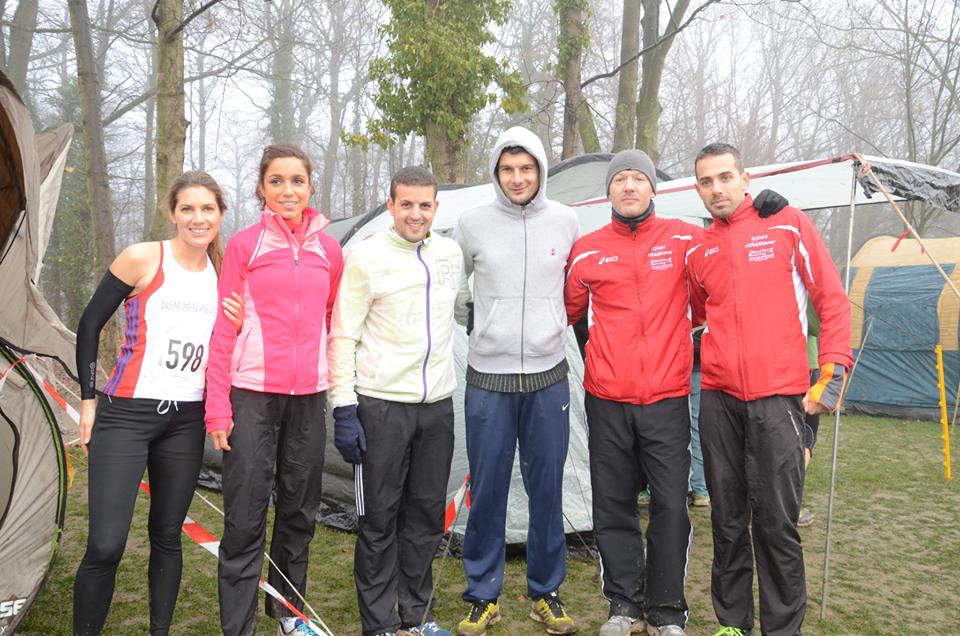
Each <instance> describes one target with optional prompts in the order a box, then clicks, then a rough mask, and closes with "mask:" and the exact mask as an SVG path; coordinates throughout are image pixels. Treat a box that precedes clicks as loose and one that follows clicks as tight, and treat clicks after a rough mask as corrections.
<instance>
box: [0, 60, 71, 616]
mask: <svg viewBox="0 0 960 636" xmlns="http://www.w3.org/2000/svg"><path fill="white" fill-rule="evenodd" d="M72 136H73V128H72V127H71V126H69V125H66V126H62V127H60V128H58V129H56V130H54V131H51V132H47V133H42V134H40V135H34V132H33V125H32V124H31V122H30V116H29V114H28V113H27V109H26V107H25V106H24V105H23V102H22V101H21V100H20V97H19V96H18V95H17V93H16V91H15V90H14V88H13V86H12V85H11V84H10V81H9V80H8V79H7V77H6V76H5V75H3V73H2V72H0V140H2V144H3V152H2V159H0V298H2V299H3V302H2V303H0V374H2V379H0V563H2V564H3V570H4V572H3V576H2V577H0V633H10V634H12V633H14V632H15V631H16V627H17V625H18V624H19V623H20V621H21V620H23V617H24V616H25V615H26V612H27V610H28V609H29V607H30V605H31V603H33V601H34V599H35V598H36V596H37V594H38V593H39V592H40V588H41V587H42V585H43V582H44V580H45V578H46V575H47V572H48V571H49V568H50V563H51V561H52V559H53V556H54V554H55V552H56V548H57V546H58V544H59V540H60V531H61V529H62V527H63V517H64V510H65V506H66V463H65V456H64V448H63V441H62V440H61V438H60V430H59V427H58V423H57V414H56V410H55V407H54V406H53V405H51V403H50V402H49V401H48V400H47V398H46V395H45V394H44V390H43V388H42V386H41V383H40V382H39V381H38V378H37V377H36V375H35V374H34V373H32V372H31V371H30V360H31V358H30V357H29V356H30V355H32V354H35V355H40V356H49V357H53V358H57V359H59V360H60V361H61V362H63V363H64V365H65V366H66V367H67V368H68V369H70V370H71V371H72V367H73V362H72V361H73V350H74V338H73V335H72V334H71V333H70V332H69V331H68V330H67V329H66V328H64V327H63V325H62V324H61V323H60V321H59V319H57V317H56V315H55V314H54V313H53V311H52V310H51V309H50V307H49V306H48V305H47V303H46V301H44V299H43V297H42V296H41V294H40V292H39V290H38V289H37V287H36V285H35V284H34V279H35V277H36V276H37V273H38V271H39V264H40V261H41V257H42V254H43V250H44V247H45V246H46V242H47V239H48V238H49V236H50V227H51V221H52V218H53V213H54V209H55V206H56V200H57V196H58V194H59V189H60V179H61V175H62V173H63V167H64V164H65V162H66V154H67V149H68V147H69V145H70V139H71V138H72ZM57 410H58V409H57Z"/></svg>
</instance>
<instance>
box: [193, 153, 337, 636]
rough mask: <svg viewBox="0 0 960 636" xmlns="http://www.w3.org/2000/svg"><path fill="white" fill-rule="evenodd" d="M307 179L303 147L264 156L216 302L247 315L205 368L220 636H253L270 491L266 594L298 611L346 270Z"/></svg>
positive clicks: (290, 621) (283, 612)
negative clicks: (252, 220) (217, 526)
mask: <svg viewBox="0 0 960 636" xmlns="http://www.w3.org/2000/svg"><path fill="white" fill-rule="evenodd" d="M310 174H311V164H310V159H309V158H308V157H307V155H306V154H304V152H303V151H302V150H300V149H299V148H298V147H296V146H288V145H271V146H268V147H267V148H266V149H265V150H264V152H263V156H262V158H261V160H260V175H259V179H258V181H257V197H258V198H259V199H260V202H261V203H262V204H263V215H262V216H261V218H260V221H259V222H258V223H256V224H255V225H252V226H250V227H248V228H246V229H245V230H241V231H240V232H238V233H237V234H236V235H234V236H233V237H232V238H231V239H230V242H229V243H228V244H227V250H226V254H225V255H224V260H223V271H222V273H221V276H220V286H219V289H220V296H221V298H222V297H224V296H228V295H229V294H230V293H232V292H237V293H239V294H240V295H241V296H242V297H243V300H244V307H245V309H244V320H243V326H242V328H241V330H240V333H239V335H238V334H237V333H236V330H235V329H234V328H233V327H232V326H231V325H230V324H229V322H228V321H227V320H225V319H224V318H223V317H218V319H217V323H216V325H215V326H214V330H213V337H212V339H211V341H210V364H209V366H208V367H207V403H206V423H207V432H208V433H209V435H210V439H211V441H212V442H213V446H214V448H216V449H222V450H223V451H224V453H223V505H224V514H225V517H224V525H223V538H222V539H221V541H220V565H219V577H220V588H219V589H220V624H221V626H222V628H223V633H224V634H225V636H248V635H250V634H253V633H254V631H255V630H256V623H257V586H258V580H259V577H260V571H261V569H262V566H263V544H264V539H265V536H266V528H267V507H268V505H269V503H270V496H271V493H272V492H273V491H274V487H276V513H275V515H276V516H275V522H274V526H273V537H272V539H271V541H270V558H271V561H272V563H271V566H270V569H269V571H270V574H269V583H270V584H271V585H272V586H273V587H274V588H276V589H277V590H278V591H279V592H280V593H281V594H282V595H283V596H284V597H285V598H286V600H287V601H288V602H289V603H290V604H292V605H293V606H295V607H297V608H302V607H303V602H302V600H301V599H300V596H301V595H302V594H303V593H304V591H305V589H306V582H307V560H308V556H309V549H310V541H311V539H313V533H314V528H315V527H316V521H315V519H316V515H317V511H318V509H319V507H320V483H321V475H322V472H323V452H324V445H325V441H326V428H325V423H324V409H325V403H326V390H327V357H326V350H327V332H328V330H329V326H330V314H331V311H332V309H333V301H334V298H335V296H336V292H337V287H338V285H339V283H340V274H341V272H342V270H343V253H342V252H341V249H340V244H339V243H338V242H337V241H336V240H335V239H334V238H333V237H331V236H330V235H329V234H327V233H326V232H324V231H323V228H324V227H326V226H327V225H328V224H329V221H327V219H326V218H324V216H323V215H322V214H320V213H319V212H317V211H316V210H314V209H312V208H310V207H308V206H307V202H308V200H309V198H310V195H311V193H312V192H313V188H312V186H311V179H310ZM278 569H279V572H278ZM281 573H282V575H281ZM287 580H289V581H290V582H291V583H292V586H293V587H291V585H290V584H288V583H287ZM266 610H267V614H268V615H269V616H271V617H273V618H277V619H280V625H279V628H278V631H277V633H278V634H293V633H296V634H311V633H312V632H311V631H310V629H309V628H308V627H307V626H306V625H304V624H302V623H300V622H299V619H296V618H293V616H292V612H290V610H289V609H287V608H286V607H284V606H283V604H281V603H279V602H277V601H276V600H275V599H273V598H268V599H267V607H266Z"/></svg>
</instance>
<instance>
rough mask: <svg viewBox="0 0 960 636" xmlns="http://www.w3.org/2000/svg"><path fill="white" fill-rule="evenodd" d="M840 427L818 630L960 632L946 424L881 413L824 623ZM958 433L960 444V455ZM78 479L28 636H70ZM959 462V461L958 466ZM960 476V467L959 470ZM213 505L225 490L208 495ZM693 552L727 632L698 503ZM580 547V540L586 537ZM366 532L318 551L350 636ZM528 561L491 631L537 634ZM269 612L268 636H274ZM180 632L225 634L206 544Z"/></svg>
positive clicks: (135, 579) (867, 436)
mask: <svg viewBox="0 0 960 636" xmlns="http://www.w3.org/2000/svg"><path fill="white" fill-rule="evenodd" d="M832 437H833V420H832V418H830V419H824V422H823V425H822V427H821V438H820V442H819V445H818V447H817V452H816V454H815V456H814V462H813V464H812V465H811V469H810V471H809V472H808V476H807V493H806V501H805V503H806V504H807V505H808V506H810V507H811V508H812V509H813V510H814V511H815V513H816V515H817V518H816V522H815V523H814V525H813V526H812V527H810V528H807V529H804V530H802V531H801V536H802V538H803V542H804V548H805V552H806V565H807V588H808V594H809V599H810V602H809V607H808V610H807V619H806V623H805V625H804V632H805V634H807V635H812V634H823V635H850V636H854V635H864V636H867V635H880V634H889V633H903V632H904V631H906V632H911V633H913V630H914V629H915V628H922V629H919V631H918V632H917V633H925V634H926V633H929V634H960V601H958V593H957V587H956V580H957V576H958V573H960V476H958V478H955V479H954V480H953V481H952V482H946V481H945V480H944V479H943V470H942V454H941V450H940V444H941V442H940V428H939V424H934V423H932V422H910V421H901V420H891V419H880V418H866V417H844V418H843V419H842V421H841V435H840V453H839V457H840V460H839V467H838V471H837V498H836V504H835V514H834V524H833V542H832V547H831V565H830V585H829V590H828V594H829V596H828V609H829V611H828V613H827V618H826V620H824V621H821V620H820V619H819V615H820V609H821V600H822V595H821V586H820V581H821V575H822V572H823V553H824V539H825V532H826V511H827V492H828V488H829V479H830V477H829V462H830V451H831V447H832ZM956 437H957V436H956V435H954V442H955V446H954V447H955V448H957V447H958V446H957V444H956V442H957V441H958V440H957V439H956ZM74 458H75V460H76V461H75V463H76V465H77V468H78V470H77V472H78V476H77V481H76V483H75V484H74V488H73V491H72V492H71V493H70V498H69V505H68V515H67V522H66V530H65V532H64V536H63V543H62V547H61V549H60V552H59V554H58V556H57V559H56V562H55V564H54V567H53V571H52V572H51V575H50V579H49V581H48V582H47V584H46V587H45V588H44V590H43V592H42V593H41V596H40V598H39V599H38V601H37V603H36V604H35V605H34V606H33V608H32V609H31V610H30V614H29V616H28V617H27V620H26V621H25V623H24V624H23V625H22V626H21V630H20V632H19V633H21V634H29V635H44V636H47V635H61V634H62V635H68V634H70V625H71V606H72V602H71V598H72V596H71V595H72V584H73V575H74V572H75V571H76V568H77V565H78V563H79V561H80V558H81V556H82V554H83V549H84V541H85V537H86V514H87V507H86V499H87V497H86V488H87V484H86V479H85V470H84V467H85V463H84V462H83V457H82V455H77V454H76V453H75V454H74ZM958 464H960V461H958ZM955 472H956V473H958V474H960V465H958V466H957V467H956V470H955ZM205 494H206V495H208V496H210V497H211V498H212V499H213V500H214V501H217V500H218V499H219V497H218V493H209V492H205ZM146 510H147V500H146V497H145V496H143V495H141V497H140V499H139V500H138V503H137V511H136V515H135V518H134V525H133V527H132V529H131V532H130V537H129V540H128V543H127V551H126V555H125V556H124V559H123V562H122V563H121V565H120V569H119V572H118V579H117V591H116V594H115V596H114V600H113V606H112V608H111V612H110V617H109V620H108V622H107V626H106V629H105V632H104V633H105V634H106V635H107V636H110V635H113V634H118V635H119V634H124V635H125V634H146V633H147V631H148V607H147V598H146V565H147V556H148V554H147V553H148V544H147V539H146ZM190 515H191V517H193V518H194V519H196V520H198V521H200V522H201V523H202V524H203V525H204V526H205V527H206V528H208V529H209V530H211V531H212V532H214V533H215V534H219V532H220V530H221V529H222V522H221V520H220V519H219V517H218V514H217V513H216V512H214V511H213V510H211V509H210V508H209V507H207V506H206V505H205V504H204V503H203V502H201V501H200V500H199V499H197V498H195V499H194V504H193V506H192V508H191V511H190ZM691 519H692V522H693V525H694V532H695V537H694V548H693V555H692V559H691V563H690V570H689V575H688V579H687V599H688V603H689V605H690V620H689V623H688V632H689V633H690V634H691V635H694V636H696V635H703V634H712V633H713V632H714V631H715V630H716V623H715V620H714V617H713V611H712V609H711V606H710V577H709V572H710V559H711V541H710V515H709V510H708V509H703V508H692V509H691ZM574 540H575V539H574ZM353 543H354V537H353V536H352V535H349V534H345V533H341V532H337V531H334V530H330V529H327V528H324V527H319V528H317V535H316V539H315V540H314V542H313V546H312V551H311V555H310V579H309V590H308V594H307V600H308V601H310V603H311V604H312V605H313V606H314V608H315V609H316V610H317V612H318V613H319V614H320V616H321V617H322V618H323V619H324V621H325V622H326V623H327V625H328V626H329V627H330V628H331V629H332V630H333V632H334V633H335V634H338V635H350V634H359V619H358V618H357V607H356V597H355V595H354V589H353V578H352V567H353V565H352V564H353ZM434 576H435V579H436V582H437V588H438V598H439V602H438V604H437V608H436V617H437V619H438V620H439V621H440V623H441V624H443V625H453V624H455V623H456V621H457V620H459V619H460V618H461V617H462V613H463V612H464V610H465V606H464V605H463V604H462V603H461V602H460V600H459V594H460V592H461V591H462V585H463V573H462V570H461V564H460V562H459V560H457V559H455V558H452V557H448V558H445V559H438V560H436V561H435V562H434ZM525 589H526V586H525V583H524V561H523V559H522V558H514V559H511V560H509V561H508V563H507V572H506V579H505V586H504V594H503V597H502V598H501V603H502V611H503V613H504V620H503V622H502V623H501V624H500V625H499V626H497V627H495V628H493V629H491V630H490V632H489V633H490V634H491V636H497V635H502V636H507V635H511V636H512V635H515V634H516V635H525V634H531V635H534V634H536V635H539V634H542V633H543V632H542V631H541V630H540V629H539V628H538V627H537V626H536V625H535V624H534V623H533V622H532V621H531V620H529V619H528V618H527V617H526V615H527V611H528V609H529V605H528V601H527V600H526V599H525V598H524V593H525ZM599 590H600V584H599V579H598V575H597V565H596V563H595V562H594V561H592V560H589V559H580V558H576V559H571V560H570V561H569V562H568V575H567V580H566V582H565V584H564V586H563V588H562V595H563V598H564V600H565V602H566V604H567V607H568V609H569V611H570V613H571V615H572V616H573V617H574V618H575V619H576V620H577V622H578V624H579V626H580V632H581V633H583V634H591V633H592V634H595V633H596V632H597V630H598V628H599V626H600V624H601V623H602V622H603V621H604V620H605V618H606V610H607V608H606V604H605V602H604V599H603V598H602V596H601V595H600V591H599ZM275 629H276V627H275V624H274V623H273V622H272V621H269V620H267V619H266V618H265V617H263V616H262V612H261V619H260V623H259V629H258V633H262V634H273V633H274V630H275ZM172 633H173V634H178V635H179V634H190V635H193V634H197V635H201V634H218V633H220V631H219V622H218V606H217V588H216V561H215V559H214V558H213V557H212V556H211V555H209V554H208V553H207V552H205V551H204V550H202V549H201V548H199V547H197V546H195V545H191V544H189V543H188V542H187V541H186V540H185V544H184V575H183V583H182V586H181V590H180V599H179V604H178V605H177V613H176V616H175V618H174V629H173V630H172Z"/></svg>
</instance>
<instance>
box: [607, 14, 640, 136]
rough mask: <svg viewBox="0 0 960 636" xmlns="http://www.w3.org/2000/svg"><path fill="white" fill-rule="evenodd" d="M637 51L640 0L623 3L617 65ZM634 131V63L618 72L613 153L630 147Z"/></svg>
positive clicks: (635, 81)
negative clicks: (621, 33) (618, 61)
mask: <svg viewBox="0 0 960 636" xmlns="http://www.w3.org/2000/svg"><path fill="white" fill-rule="evenodd" d="M639 52H640V0H623V35H622V39H621V42H620V63H621V64H623V63H624V62H625V61H627V60H629V59H631V58H634V57H636V56H637V53H639ZM636 131H637V61H636V60H634V61H632V62H630V63H629V64H627V65H626V66H624V67H623V68H622V69H621V70H620V78H619V85H618V89H617V112H616V115H615V119H614V127H613V152H620V151H621V150H625V149H627V148H631V147H633V142H634V139H635V137H636Z"/></svg>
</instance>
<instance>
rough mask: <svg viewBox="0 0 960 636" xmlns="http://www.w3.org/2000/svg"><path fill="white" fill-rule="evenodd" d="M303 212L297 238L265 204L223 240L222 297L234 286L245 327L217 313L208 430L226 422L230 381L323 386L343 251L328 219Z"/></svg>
mask: <svg viewBox="0 0 960 636" xmlns="http://www.w3.org/2000/svg"><path fill="white" fill-rule="evenodd" d="M303 214H304V217H305V220H304V222H305V223H307V228H306V232H305V233H304V238H303V243H302V244H300V243H299V242H298V241H297V239H296V237H294V235H293V233H292V232H291V231H290V228H289V227H287V225H286V223H284V221H283V218H282V217H280V215H278V214H276V213H275V212H273V211H271V210H269V209H264V211H263V216H261V217H260V222H259V223H257V224H255V225H251V226H250V227H248V228H246V229H245V230H241V231H240V232H237V234H235V235H234V236H233V237H232V238H231V239H230V241H229V242H228V243H227V249H226V252H225V254H224V256H223V265H222V267H221V270H220V283H219V285H218V292H219V299H220V301H221V302H222V301H223V299H224V297H226V296H229V295H230V294H231V293H233V292H237V293H239V294H240V295H241V296H242V297H243V302H244V307H243V327H242V328H241V330H240V333H239V334H237V332H236V328H234V326H233V325H231V324H230V321H229V320H227V318H226V317H225V316H224V315H223V312H219V313H218V314H217V321H216V323H215V324H214V327H213V335H212V336H211V337H210V353H209V360H208V363H207V402H206V416H205V418H204V419H205V420H206V424H207V431H208V432H212V431H225V430H227V429H228V428H229V427H230V422H231V421H232V420H233V408H232V406H231V404H230V387H231V386H235V387H237V388H240V389H249V390H251V391H261V392H263V393H284V394H287V395H307V394H310V393H317V392H319V391H325V390H326V389H327V387H328V379H327V356H326V351H327V333H328V331H329V329H330V315H331V313H332V311H333V301H334V300H335V299H336V296H337V287H338V286H339V285H340V274H341V273H342V272H343V251H342V250H341V249H340V243H338V242H337V241H336V239H334V238H333V237H332V236H330V235H329V234H327V233H326V232H324V231H323V228H325V227H326V226H327V225H329V223H330V222H329V221H328V220H327V219H326V218H325V217H324V216H323V215H322V214H320V213H319V212H317V211H316V210H314V209H312V208H307V209H305V210H304V211H303Z"/></svg>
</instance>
